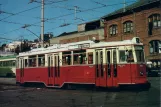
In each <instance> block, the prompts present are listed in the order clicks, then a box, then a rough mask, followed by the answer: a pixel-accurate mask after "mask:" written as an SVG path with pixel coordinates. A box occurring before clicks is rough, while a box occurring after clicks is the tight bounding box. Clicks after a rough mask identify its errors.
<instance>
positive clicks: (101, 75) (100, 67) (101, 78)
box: [95, 49, 106, 87]
mask: <svg viewBox="0 0 161 107" xmlns="http://www.w3.org/2000/svg"><path fill="white" fill-rule="evenodd" d="M95 55H96V58H95V64H96V86H100V87H106V72H104V64H103V59H104V57H103V56H104V55H103V50H102V49H100V50H95Z"/></svg>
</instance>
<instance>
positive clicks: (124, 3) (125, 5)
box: [123, 0, 126, 12]
mask: <svg viewBox="0 0 161 107" xmlns="http://www.w3.org/2000/svg"><path fill="white" fill-rule="evenodd" d="M125 11H126V1H125V0H124V11H123V12H125Z"/></svg>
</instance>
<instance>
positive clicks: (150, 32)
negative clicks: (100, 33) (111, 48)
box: [103, 0, 161, 68]
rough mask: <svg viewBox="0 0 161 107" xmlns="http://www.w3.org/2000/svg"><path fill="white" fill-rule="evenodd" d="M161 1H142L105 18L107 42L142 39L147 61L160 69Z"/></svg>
mask: <svg viewBox="0 0 161 107" xmlns="http://www.w3.org/2000/svg"><path fill="white" fill-rule="evenodd" d="M160 3H161V1H160V0H140V1H138V2H136V3H134V4H132V5H129V6H127V7H126V8H125V9H120V10H117V11H115V12H113V13H111V14H108V15H106V16H104V17H103V19H105V24H104V36H105V40H106V41H117V40H126V39H131V38H133V37H134V36H137V37H140V39H141V42H142V43H143V44H144V50H145V56H146V60H147V61H152V63H153V66H154V67H158V68H159V67H160V61H161V4H160Z"/></svg>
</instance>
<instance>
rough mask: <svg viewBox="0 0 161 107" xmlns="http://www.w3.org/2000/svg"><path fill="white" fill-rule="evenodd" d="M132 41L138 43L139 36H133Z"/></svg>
mask: <svg viewBox="0 0 161 107" xmlns="http://www.w3.org/2000/svg"><path fill="white" fill-rule="evenodd" d="M132 42H134V43H140V39H139V37H134V38H133V39H132Z"/></svg>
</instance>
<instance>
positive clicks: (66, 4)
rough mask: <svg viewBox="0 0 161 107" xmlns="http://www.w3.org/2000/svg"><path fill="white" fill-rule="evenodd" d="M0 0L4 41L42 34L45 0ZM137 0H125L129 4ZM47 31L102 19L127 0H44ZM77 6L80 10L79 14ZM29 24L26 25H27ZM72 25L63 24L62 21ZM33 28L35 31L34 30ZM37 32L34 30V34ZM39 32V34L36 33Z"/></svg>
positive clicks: (65, 29)
mask: <svg viewBox="0 0 161 107" xmlns="http://www.w3.org/2000/svg"><path fill="white" fill-rule="evenodd" d="M30 1H32V0H0V38H8V39H12V40H4V39H0V45H2V44H3V43H9V42H12V41H13V40H18V39H20V38H23V39H28V40H34V39H37V36H39V35H40V34H41V0H35V2H32V3H30ZM136 1H137V0H125V2H126V6H127V5H130V4H132V3H134V2H136ZM44 2H45V6H44V18H45V22H44V33H49V32H52V33H53V35H54V36H58V35H59V34H61V33H63V32H72V31H76V30H77V25H78V24H81V23H85V22H90V21H93V20H97V19H100V17H102V16H104V15H107V14H109V13H111V12H114V11H115V10H118V9H120V8H123V6H124V4H123V3H124V0H44ZM75 7H77V9H76V11H77V12H76V14H75V10H74V9H75ZM25 24H26V25H30V26H29V27H27V28H26V29H25V28H22V27H23V26H25ZM64 24H68V26H64V27H61V25H64ZM31 32H32V33H31ZM33 33H34V34H33ZM36 35H37V36H36Z"/></svg>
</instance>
